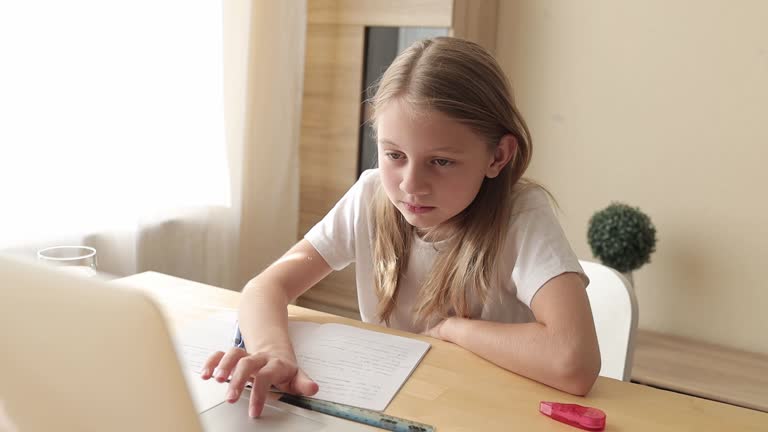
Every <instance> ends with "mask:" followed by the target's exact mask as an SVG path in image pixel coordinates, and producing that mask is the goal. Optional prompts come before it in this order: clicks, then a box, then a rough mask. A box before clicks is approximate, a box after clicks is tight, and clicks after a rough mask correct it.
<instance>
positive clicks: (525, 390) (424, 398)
mask: <svg viewBox="0 0 768 432" xmlns="http://www.w3.org/2000/svg"><path fill="white" fill-rule="evenodd" d="M115 283H120V284H128V285H131V286H134V287H136V288H139V289H142V290H144V291H145V292H147V293H149V294H150V296H152V297H153V298H154V299H155V300H156V301H157V302H158V303H160V304H161V306H162V307H163V309H164V310H165V313H166V315H167V317H168V318H169V320H170V322H171V326H172V327H176V328H178V326H179V325H180V324H183V323H184V322H187V321H189V320H195V319H202V318H204V317H205V316H207V315H209V314H211V313H214V312H215V311H216V308H236V307H237V306H238V301H239V297H240V294H239V293H237V292H234V291H228V290H224V289H220V288H215V287H212V286H209V285H203V284H199V283H196V282H190V281H187V280H184V279H178V278H175V277H171V276H167V275H163V274H160V273H153V272H146V273H141V274H138V275H134V276H129V277H127V278H122V279H118V280H116V281H115ZM289 315H290V316H291V317H292V318H300V319H302V320H310V321H315V322H338V323H343V324H348V325H353V326H357V327H363V328H368V329H371V330H376V331H382V332H385V333H392V334H398V335H402V336H408V337H413V338H417V339H422V340H428V341H429V342H430V343H432V349H430V351H429V352H428V353H427V355H426V356H425V357H424V360H422V362H421V364H420V365H419V366H418V367H417V368H416V370H415V371H414V373H413V375H411V377H410V378H409V379H408V381H407V382H406V383H405V385H404V386H403V388H402V389H401V390H400V392H399V393H398V394H397V396H395V399H394V400H393V401H392V403H391V404H390V405H389V407H388V408H387V410H386V413H387V414H391V415H395V416H399V417H405V418H409V419H413V420H416V421H419V422H423V423H427V424H431V425H434V426H436V427H437V430H438V431H439V432H448V431H477V430H484V431H504V432H509V431H510V430H520V431H539V430H541V431H563V432H569V431H576V430H577V429H574V428H572V427H570V426H567V425H564V424H560V423H558V422H555V421H553V420H551V419H549V418H547V417H545V416H543V415H541V414H539V412H538V406H539V401H542V400H549V401H558V402H573V403H580V404H582V405H591V406H595V407H599V408H600V409H602V410H604V411H605V412H606V415H607V427H606V429H605V430H606V431H670V432H671V431H681V430H689V431H697V432H698V431H717V432H720V431H725V430H738V431H763V432H764V431H765V430H766V429H768V414H766V413H762V412H759V411H753V410H749V409H746V408H740V407H735V406H732V405H726V404H722V403H718V402H713V401H710V400H706V399H700V398H695V397H691V396H686V395H681V394H677V393H672V392H667V391H662V390H657V389H654V388H651V387H647V386H642V385H638V384H632V383H626V382H622V381H617V380H613V379H610V378H602V377H601V378H599V379H598V381H597V383H595V386H594V388H593V389H592V391H591V392H590V394H589V395H588V396H587V397H584V398H581V397H576V396H571V395H569V394H566V393H563V392H560V391H558V390H555V389H552V388H550V387H547V386H545V385H543V384H539V383H537V382H534V381H531V380H529V379H526V378H523V377H520V376H518V375H515V374H513V373H511V372H508V371H506V370H504V369H502V368H499V367H497V366H495V365H493V364H491V363H489V362H487V361H485V360H483V359H481V358H480V357H478V356H476V355H474V354H472V353H470V352H469V351H466V350H464V349H463V348H460V347H458V346H456V345H453V344H450V343H447V342H443V341H440V340H435V339H431V338H427V337H424V336H419V335H413V334H409V333H405V332H400V331H397V330H391V329H387V328H383V327H379V326H375V325H370V324H365V323H361V322H359V321H355V320H351V319H348V318H342V317H338V316H334V315H329V314H326V313H322V312H317V311H312V310H309V309H304V308H300V307H297V306H289Z"/></svg>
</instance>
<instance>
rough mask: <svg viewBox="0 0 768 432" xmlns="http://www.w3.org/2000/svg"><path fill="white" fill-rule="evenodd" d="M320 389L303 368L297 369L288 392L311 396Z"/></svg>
mask: <svg viewBox="0 0 768 432" xmlns="http://www.w3.org/2000/svg"><path fill="white" fill-rule="evenodd" d="M318 390H320V386H318V385H317V383H316V382H314V381H312V378H310V377H309V376H307V374H306V373H304V371H303V370H301V369H299V370H298V372H296V376H294V377H293V380H291V386H290V392H291V393H294V394H299V395H303V396H312V395H314V394H315V393H317V391H318Z"/></svg>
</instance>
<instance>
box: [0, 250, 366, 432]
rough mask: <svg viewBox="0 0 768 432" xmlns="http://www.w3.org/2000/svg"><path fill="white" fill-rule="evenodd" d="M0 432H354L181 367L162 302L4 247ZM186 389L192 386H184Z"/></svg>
mask: <svg viewBox="0 0 768 432" xmlns="http://www.w3.org/2000/svg"><path fill="white" fill-rule="evenodd" d="M0 350H1V351H0V432H31V431H105V430H108V431H201V430H206V431H223V432H227V431H237V432H239V431H260V430H269V431H295V432H304V431H360V430H379V429H374V428H372V427H369V426H366V425H362V424H359V423H354V422H351V421H347V420H343V419H338V418H335V417H331V416H327V415H323V414H320V413H316V412H312V411H308V410H305V409H302V408H298V407H295V406H293V405H289V404H285V403H283V402H280V401H277V400H276V399H277V395H270V398H271V399H270V400H269V402H268V404H267V406H265V408H264V412H263V414H262V416H261V417H260V418H258V419H252V418H250V417H249V416H248V396H249V393H248V392H244V394H243V397H242V398H241V399H240V401H238V402H236V403H235V404H229V403H227V402H225V401H224V393H225V392H226V387H225V385H224V384H219V383H216V382H214V381H213V380H211V381H202V380H201V379H199V378H198V377H197V376H194V375H190V374H186V379H185V373H183V372H182V370H181V368H180V366H179V361H178V359H177V357H176V353H175V351H174V349H173V345H172V343H171V338H170V335H169V332H168V330H167V327H166V324H165V321H164V318H163V316H162V315H161V313H160V310H159V308H158V307H157V306H156V305H155V304H154V303H153V302H152V301H151V300H150V299H149V298H148V297H146V296H145V295H144V294H142V293H141V292H140V291H138V290H133V289H130V288H128V287H121V286H116V284H109V283H106V282H103V281H99V280H95V279H86V278H81V277H78V276H73V275H70V274H66V273H64V272H61V271H58V270H56V269H53V268H48V267H43V266H42V265H40V264H36V263H34V262H26V261H20V260H18V259H15V258H9V257H4V256H2V255H0ZM190 391H192V393H191V394H190Z"/></svg>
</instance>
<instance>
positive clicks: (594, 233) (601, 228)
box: [587, 202, 656, 273]
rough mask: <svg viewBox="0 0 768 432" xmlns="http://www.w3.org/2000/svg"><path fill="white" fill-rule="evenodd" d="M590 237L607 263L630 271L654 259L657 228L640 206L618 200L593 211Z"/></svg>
mask: <svg viewBox="0 0 768 432" xmlns="http://www.w3.org/2000/svg"><path fill="white" fill-rule="evenodd" d="M587 240H588V242H589V246H590V247H591V248H592V254H593V255H594V256H596V257H597V258H599V259H600V261H602V262H603V264H605V265H607V266H609V267H613V268H614V269H616V270H618V271H620V272H622V273H629V272H632V271H633V270H637V269H639V268H640V267H642V266H643V265H644V264H647V263H648V262H650V261H651V254H652V253H653V252H654V251H655V250H656V228H655V227H654V226H653V223H652V222H651V218H649V217H648V216H647V215H645V213H643V212H641V211H640V209H639V208H636V207H630V206H628V205H626V204H622V203H618V202H614V203H611V205H609V206H608V207H606V208H604V209H603V210H600V211H598V212H596V213H595V214H594V215H592V218H591V219H590V220H589V229H588V230H587Z"/></svg>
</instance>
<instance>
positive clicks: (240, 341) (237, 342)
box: [232, 321, 245, 349]
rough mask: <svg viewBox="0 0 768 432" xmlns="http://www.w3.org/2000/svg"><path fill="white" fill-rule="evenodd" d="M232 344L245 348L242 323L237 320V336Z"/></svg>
mask: <svg viewBox="0 0 768 432" xmlns="http://www.w3.org/2000/svg"><path fill="white" fill-rule="evenodd" d="M232 345H234V346H235V348H242V349H245V341H243V335H242V334H240V325H239V323H238V322H237V321H235V337H234V338H233V340H232Z"/></svg>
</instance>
